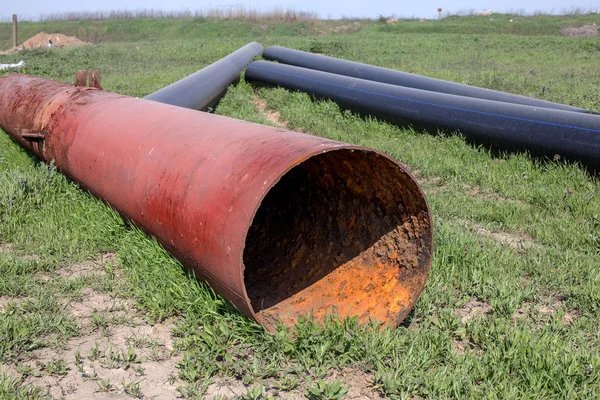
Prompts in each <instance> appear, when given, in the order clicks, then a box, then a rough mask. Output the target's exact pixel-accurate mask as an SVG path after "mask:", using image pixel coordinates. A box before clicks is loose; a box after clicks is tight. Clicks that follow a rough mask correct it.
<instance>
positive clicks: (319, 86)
mask: <svg viewBox="0 0 600 400" xmlns="http://www.w3.org/2000/svg"><path fill="white" fill-rule="evenodd" d="M245 78H246V80H247V81H249V82H252V83H259V84H265V85H272V86H281V87H284V88H287V89H291V90H299V91H303V92H306V93H309V94H312V95H314V96H316V97H319V98H329V99H331V100H333V101H335V102H337V103H338V104H339V105H340V106H342V107H344V108H348V109H350V110H353V111H357V112H359V113H363V114H369V115H374V116H377V117H379V118H381V119H384V120H387V121H390V122H393V123H398V124H412V125H415V126H417V127H425V128H428V129H430V130H433V131H436V132H437V130H439V129H442V130H451V131H455V130H458V131H460V132H462V133H463V134H464V135H465V137H466V138H467V140H470V141H472V142H474V143H478V144H483V145H487V146H491V147H492V148H495V149H498V150H502V151H509V152H513V151H528V152H529V153H531V154H532V155H534V156H542V157H549V158H556V156H557V155H558V156H559V157H560V158H564V159H568V160H572V161H578V162H580V163H581V164H583V165H584V166H586V167H587V168H588V169H589V170H591V171H592V172H593V171H596V172H600V116H597V115H592V114H583V113H574V112H570V111H559V110H550V109H547V108H539V107H531V106H524V105H517V104H511V103H503V102H498V101H491V100H482V99H475V98H471V97H463V96H456V95H451V94H443V93H435V92H430V91H426V90H419V89H412V88H406V87H401V86H394V85H388V84H385V83H379V82H372V81H367V80H364V79H357V78H350V77H347V76H341V75H336V74H330V73H327V72H321V71H315V70H311V69H306V68H299V67H294V66H291V65H285V64H278V63H271V62H267V61H255V62H253V63H252V64H250V66H248V68H247V69H246V72H245Z"/></svg>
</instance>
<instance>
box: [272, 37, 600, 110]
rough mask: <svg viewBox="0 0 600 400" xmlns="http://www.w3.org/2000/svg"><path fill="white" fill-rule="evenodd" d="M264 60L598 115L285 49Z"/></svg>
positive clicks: (386, 81)
mask: <svg viewBox="0 0 600 400" xmlns="http://www.w3.org/2000/svg"><path fill="white" fill-rule="evenodd" d="M263 58H265V59H267V60H273V61H277V62H280V63H283V64H288V65H294V66H297V67H302V68H309V69H314V70H317V71H323V72H330V73H333V74H338V75H344V76H351V77H354V78H360V79H366V80H369V81H374V82H381V83H389V84H390V85H396V86H405V87H409V88H413V89H422V90H429V91H432V92H440V93H447V94H455V95H458V96H466V97H474V98H477V99H485V100H494V101H502V102H505V103H514V104H523V105H528V106H534V107H544V108H550V109H555V110H564V111H574V112H581V113H592V114H595V113H594V112H592V111H589V110H584V109H582V108H577V107H572V106H568V105H565V104H559V103H553V102H551V101H545V100H539V99H534V98H531V97H526V96H519V95H516V94H510V93H505V92H499V91H497V90H490V89H484V88H480V87H477V86H470V85H464V84H462V83H456V82H449V81H444V80H441V79H435V78H429V77H426V76H421V75H415V74H409V73H407V72H401V71H396V70H393V69H387V68H381V67H376V66H374V65H368V64H362V63H358V62H353V61H347V60H341V59H339V58H334V57H328V56H322V55H319V54H313V53H307V52H305V51H300V50H293V49H288V48H285V47H278V46H271V47H267V49H266V50H265V51H264V53H263Z"/></svg>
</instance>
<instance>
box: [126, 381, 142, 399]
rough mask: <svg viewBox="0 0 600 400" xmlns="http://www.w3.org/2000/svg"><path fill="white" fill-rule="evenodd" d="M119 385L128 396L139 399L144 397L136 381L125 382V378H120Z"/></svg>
mask: <svg viewBox="0 0 600 400" xmlns="http://www.w3.org/2000/svg"><path fill="white" fill-rule="evenodd" d="M121 386H123V391H124V392H125V393H127V394H128V395H130V396H133V397H135V398H138V399H141V398H143V397H144V395H143V394H142V391H141V390H140V383H139V382H136V381H131V382H126V381H125V379H122V380H121Z"/></svg>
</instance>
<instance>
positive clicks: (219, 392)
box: [204, 368, 381, 400]
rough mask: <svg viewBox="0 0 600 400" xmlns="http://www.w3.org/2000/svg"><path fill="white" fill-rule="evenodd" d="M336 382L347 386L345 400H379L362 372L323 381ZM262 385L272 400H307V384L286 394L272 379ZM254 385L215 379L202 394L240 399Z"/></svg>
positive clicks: (345, 371)
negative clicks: (273, 399) (274, 399)
mask: <svg viewBox="0 0 600 400" xmlns="http://www.w3.org/2000/svg"><path fill="white" fill-rule="evenodd" d="M336 380H337V381H339V382H341V383H342V384H343V385H345V386H348V393H346V397H345V399H348V400H372V399H380V398H381V396H380V395H379V393H378V392H377V390H375V388H374V387H373V385H372V383H371V382H372V377H371V376H370V375H369V374H367V373H365V372H363V371H360V370H357V369H352V368H344V369H343V370H341V371H336V372H334V373H332V374H331V375H330V376H329V377H327V378H326V379H324V381H326V382H331V381H336ZM262 384H263V387H264V390H265V394H266V395H268V396H271V397H272V398H276V399H290V400H291V399H302V400H306V399H307V397H306V393H307V389H308V383H307V382H299V385H298V386H297V387H296V388H294V389H293V390H290V391H287V392H284V391H280V390H278V388H279V384H278V383H277V381H276V380H273V379H269V380H268V381H263V382H262ZM256 385H257V383H254V384H251V385H244V383H243V382H242V381H240V380H236V379H233V378H221V377H217V378H214V379H213V381H212V383H211V384H210V385H209V387H208V389H207V391H206V393H205V394H204V398H206V399H213V398H221V399H236V398H240V397H241V396H242V395H243V394H244V393H246V392H247V391H248V390H249V389H250V388H252V387H254V386H256Z"/></svg>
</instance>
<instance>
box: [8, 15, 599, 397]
mask: <svg viewBox="0 0 600 400" xmlns="http://www.w3.org/2000/svg"><path fill="white" fill-rule="evenodd" d="M490 18H493V19H494V21H489V19H490ZM511 18H512V19H514V17H511V16H503V15H494V16H491V17H474V16H470V17H462V18H449V19H443V20H440V21H430V22H420V21H398V22H394V23H385V24H383V23H375V22H366V21H335V22H331V23H329V22H323V21H319V22H314V23H291V24H282V23H274V22H273V23H268V24H266V25H267V26H266V28H264V27H263V25H265V24H260V23H258V24H254V23H252V24H250V23H247V22H244V21H238V20H210V19H203V20H202V21H195V20H192V19H190V20H168V19H162V20H134V21H96V22H93V23H86V22H51V23H39V24H37V23H27V24H22V25H21V26H22V27H23V29H24V31H25V32H30V33H28V34H31V35H32V34H35V33H36V32H38V31H41V30H45V31H47V32H49V31H52V32H55V31H59V32H62V33H65V34H76V35H81V33H80V32H86V31H85V30H86V29H90V32H92V30H97V31H98V32H104V34H105V36H102V39H101V40H97V41H96V42H98V43H99V44H96V45H93V46H86V47H80V48H70V49H69V48H65V49H52V50H46V49H44V50H33V51H28V52H23V53H20V54H14V55H9V56H3V57H2V58H1V60H3V61H2V62H14V61H19V60H20V59H23V60H25V61H26V62H27V64H28V67H27V70H26V71H25V72H26V73H29V74H33V75H38V76H43V77H47V78H52V79H57V80H62V81H73V80H74V75H75V71H76V70H77V69H99V70H100V71H101V73H102V83H103V86H104V88H105V89H106V90H110V91H114V92H118V93H123V94H128V95H132V96H144V95H146V94H148V93H151V92H153V91H155V90H157V89H159V88H161V87H163V86H165V85H167V84H169V83H172V82H173V81H175V80H177V79H180V78H182V77H184V76H186V75H188V74H190V73H192V72H194V71H195V70H197V69H199V68H201V67H202V66H204V65H207V64H209V63H211V62H213V61H215V60H217V59H219V58H220V57H222V56H224V55H226V54H228V53H229V52H231V51H233V50H235V49H236V48H238V47H240V46H242V45H243V44H245V43H247V42H248V41H250V40H259V41H260V42H261V43H262V44H263V45H265V46H267V45H272V44H273V45H275V44H276V45H282V46H288V47H293V48H298V49H301V50H308V51H314V52H319V53H323V54H327V55H332V56H336V57H343V58H347V59H351V60H356V61H361V62H368V63H371V64H376V65H381V66H386V67H391V68H397V69H401V70H404V71H408V72H415V73H420V74H424V75H428V76H433V77H437V78H443V79H449V80H453V81H457V82H462V83H469V84H473V85H478V86H483V87H487V88H491V89H497V90H503V91H507V92H512V93H518V94H523V95H528V96H534V97H538V98H542V99H546V100H551V101H557V102H561V103H567V104H571V105H574V106H578V107H583V108H588V109H593V110H595V111H600V96H599V95H598V88H599V87H600V69H599V68H598V57H599V56H600V39H599V38H598V37H561V36H560V34H559V30H560V29H561V28H562V27H565V26H569V25H573V26H581V25H583V24H586V23H590V22H595V23H597V24H600V16H599V15H595V14H592V15H582V16H569V17H548V16H540V17H527V18H525V17H519V20H518V21H513V22H509V21H508V20H509V19H511ZM548 21H550V22H548ZM516 23H518V26H519V27H520V28H518V29H516V28H515V27H516V26H517V24H516ZM78 29H80V30H78ZM8 32H9V28H8V24H0V38H1V39H2V40H4V38H5V37H6V38H7V39H6V43H5V44H7V43H8V40H9V39H8V38H9V36H8V35H9V33H8ZM28 34H25V33H23V35H24V36H25V37H26V36H27V35H28ZM81 36H84V35H81ZM83 38H84V39H88V40H89V38H86V37H85V36H84V37H83ZM2 43H3V42H0V45H1V44H2ZM215 112H216V113H218V114H222V115H228V116H232V117H235V118H240V119H244V120H248V121H253V122H259V123H264V124H270V125H276V126H280V127H282V126H283V127H287V128H289V129H298V130H302V131H304V132H307V133H311V134H315V135H319V136H324V137H328V138H331V139H336V140H342V141H345V142H350V143H356V144H361V145H365V146H369V147H373V148H376V149H379V150H381V151H384V152H386V153H388V154H390V155H392V156H393V157H395V158H397V159H398V160H400V161H401V162H403V163H405V164H406V165H407V166H408V167H409V168H410V169H411V171H413V172H414V173H415V175H416V176H417V177H418V180H419V182H420V183H421V185H422V186H423V188H424V190H425V192H426V194H427V198H428V201H429V203H430V206H431V208H432V212H433V216H434V224H435V229H436V232H435V255H434V261H433V265H432V270H431V275H430V278H429V280H428V282H427V285H426V287H425V291H424V292H423V295H422V296H421V298H420V300H419V301H418V303H417V305H416V307H415V309H414V312H413V313H411V315H410V316H409V318H408V319H407V320H406V321H405V323H403V325H402V326H400V327H399V328H397V329H382V330H379V329H376V327H374V326H361V325H358V324H357V323H356V321H355V320H352V319H350V320H345V321H336V320H334V319H331V321H329V322H328V323H326V324H325V326H316V325H315V324H313V323H312V322H311V321H310V320H305V321H302V322H301V323H300V324H298V325H297V326H296V328H295V329H292V330H280V331H279V332H277V334H275V335H271V334H268V333H266V332H265V331H264V330H263V329H262V328H261V327H260V326H258V325H256V324H255V323H253V322H251V321H249V320H247V319H246V318H244V317H243V316H241V315H240V314H239V313H237V312H236V311H235V310H233V309H232V308H231V307H230V306H228V305H227V303H226V302H225V301H224V300H223V299H222V298H220V297H219V296H216V295H215V294H214V293H213V292H212V291H211V290H210V288H209V287H207V286H206V285H204V284H202V283H200V282H198V281H196V280H195V279H194V278H193V277H192V276H190V275H189V274H188V273H186V271H185V270H184V269H183V268H182V267H181V265H180V264H179V263H178V262H177V261H176V260H174V259H173V258H172V257H170V256H169V254H168V253H167V252H166V251H165V250H164V249H162V248H161V247H160V246H159V245H158V244H157V243H156V241H154V240H153V239H152V238H149V237H147V236H145V235H144V234H143V233H141V232H140V231H139V230H137V229H136V228H134V227H132V226H131V225H129V224H128V223H126V222H124V221H123V220H122V219H121V218H120V217H119V216H118V214H117V213H116V212H115V211H113V210H111V209H110V208H109V207H107V206H106V205H104V204H103V203H102V202H100V201H98V200H96V199H95V198H93V197H92V196H91V195H90V194H88V193H87V192H85V191H83V190H81V189H80V188H79V187H78V186H77V185H76V184H74V183H73V182H70V181H69V180H68V179H66V178H65V177H64V176H63V175H61V174H60V173H58V172H56V170H55V169H54V168H53V167H52V166H48V165H45V164H42V163H39V162H38V161H36V160H35V159H33V158H32V157H31V156H30V155H28V154H27V153H26V152H25V151H24V150H22V149H21V148H20V147H18V146H17V145H16V144H14V143H13V142H11V141H10V140H9V138H8V136H7V135H4V134H1V135H0V307H2V308H1V310H2V311H0V363H1V366H0V370H1V372H0V398H15V397H16V398H44V396H51V397H55V398H60V397H61V396H64V397H66V398H69V397H72V398H86V396H87V397H90V396H92V395H95V396H98V397H102V396H106V397H107V398H108V397H109V396H122V397H124V398H125V397H137V398H152V396H155V395H159V394H161V395H164V396H165V398H172V397H175V396H178V395H179V396H182V397H184V398H203V397H207V398H234V397H235V398H241V399H258V398H309V399H342V398H348V399H354V398H378V397H383V398H393V399H420V398H433V399H437V398H473V399H479V398H490V399H529V398H531V399H565V398H579V399H593V398H599V397H600V350H598V348H599V347H598V346H599V345H600V324H599V323H598V321H599V320H600V183H599V182H598V179H597V178H593V177H590V176H589V175H588V174H587V173H586V172H585V171H584V170H582V169H580V168H579V167H578V166H577V165H570V164H569V165H566V164H557V163H543V162H540V161H536V162H534V161H532V160H530V159H529V158H528V157H527V155H522V154H521V155H510V156H508V155H506V156H497V155H492V154H490V152H489V151H486V150H485V149H480V148H474V147H473V146H471V145H469V144H466V143H465V141H464V140H463V139H462V138H461V137H460V135H437V136H434V135H430V134H427V133H424V132H419V131H414V130H411V129H409V128H399V127H395V126H392V125H389V124H386V123H383V122H379V121H377V120H373V119H363V118H360V117H358V116H355V115H353V114H351V113H349V112H346V111H343V110H340V109H339V108H338V107H337V106H336V105H335V104H334V103H331V102H327V101H313V100H311V98H310V97H309V96H307V95H305V94H301V93H291V92H289V91H286V90H283V89H266V88H261V89H255V88H253V87H251V86H250V85H248V84H246V83H244V82H241V83H240V84H238V85H237V86H235V87H232V88H230V90H229V92H228V94H227V96H226V97H225V98H224V99H223V100H222V101H221V102H220V103H219V104H218V106H217V107H216V109H215ZM112 398H114V397H112Z"/></svg>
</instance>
